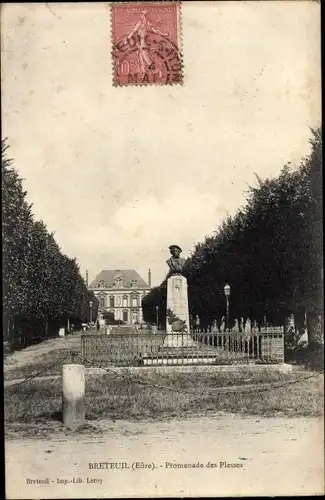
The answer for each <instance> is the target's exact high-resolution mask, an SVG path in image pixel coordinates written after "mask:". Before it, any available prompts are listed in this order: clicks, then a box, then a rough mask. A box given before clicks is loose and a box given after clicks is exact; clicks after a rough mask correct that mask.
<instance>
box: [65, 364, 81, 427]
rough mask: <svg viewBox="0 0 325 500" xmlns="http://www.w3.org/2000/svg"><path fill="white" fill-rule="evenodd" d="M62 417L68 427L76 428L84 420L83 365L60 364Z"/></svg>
mask: <svg viewBox="0 0 325 500" xmlns="http://www.w3.org/2000/svg"><path fill="white" fill-rule="evenodd" d="M62 419H63V424H64V425H65V426H66V427H69V428H70V429H76V428H77V427H79V426H81V425H82V424H84V422H85V367H84V365H77V364H66V365H63V366H62Z"/></svg>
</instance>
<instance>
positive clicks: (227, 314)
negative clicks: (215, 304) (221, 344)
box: [223, 283, 231, 332]
mask: <svg viewBox="0 0 325 500" xmlns="http://www.w3.org/2000/svg"><path fill="white" fill-rule="evenodd" d="M223 290H224V292H225V297H226V305H227V309H226V311H227V313H226V330H227V328H228V332H229V331H230V328H229V295H230V290H231V288H230V285H228V283H226V284H225V286H224V289H223Z"/></svg>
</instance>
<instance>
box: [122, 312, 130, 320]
mask: <svg viewBox="0 0 325 500" xmlns="http://www.w3.org/2000/svg"><path fill="white" fill-rule="evenodd" d="M128 319H129V315H128V312H127V311H126V310H124V311H123V321H125V322H128Z"/></svg>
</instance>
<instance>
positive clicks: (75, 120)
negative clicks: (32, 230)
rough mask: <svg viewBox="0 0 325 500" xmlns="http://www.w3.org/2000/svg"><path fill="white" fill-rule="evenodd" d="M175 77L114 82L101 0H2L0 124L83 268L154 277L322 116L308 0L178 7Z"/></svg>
mask: <svg viewBox="0 0 325 500" xmlns="http://www.w3.org/2000/svg"><path fill="white" fill-rule="evenodd" d="M181 19H182V43H183V46H182V51H183V62H184V85H175V86H147V87H135V86H128V87H120V88H116V87H113V85H112V60H111V41H110V40H111V38H110V37H111V32H110V30H111V24H110V9H109V6H108V4H105V3H100V4H97V3H92V4H83V3H79V4H68V3H66V4H62V3H61V4H57V3H55V4H54V3H53V4H51V3H49V4H6V5H4V6H2V15H1V23H2V26H1V27H2V29H1V36H2V39H1V41H2V43H1V46H2V75H1V77H2V127H3V136H4V137H8V138H9V144H10V146H11V150H10V154H11V156H12V157H13V158H14V160H15V166H16V168H17V170H18V172H19V174H20V176H21V177H22V178H23V179H24V187H25V189H26V190H27V193H28V200H29V201H30V202H32V203H33V210H34V214H35V217H36V218H37V219H42V220H44V222H45V223H46V225H47V227H48V229H49V231H54V232H55V237H56V240H57V242H58V243H59V244H60V246H61V248H62V251H63V252H64V253H66V254H67V255H69V256H70V257H76V259H77V261H78V262H79V264H80V269H81V272H82V274H83V275H85V272H86V269H88V271H89V280H90V281H91V280H92V279H93V278H94V277H95V276H96V275H97V274H98V273H99V272H100V271H101V270H102V269H136V270H137V271H138V272H139V273H140V275H142V276H143V278H145V279H146V278H147V272H148V268H151V271H152V283H153V285H158V284H159V283H160V282H161V281H162V280H163V279H164V277H165V275H166V273H167V265H166V263H165V261H166V259H167V258H168V257H169V251H168V246H169V245H170V244H172V243H173V244H178V245H180V246H181V247H182V249H183V254H182V255H183V256H184V257H188V256H190V254H191V252H192V251H193V249H194V245H195V243H197V242H199V241H202V240H204V238H205V236H207V235H211V234H213V232H214V231H215V230H216V229H217V227H218V224H219V223H220V222H221V221H222V219H223V218H224V217H225V216H226V215H228V214H233V213H235V211H236V210H237V209H238V208H239V207H240V206H242V205H243V204H244V203H245V193H246V192H247V189H248V185H255V184H256V178H255V175H254V173H257V174H258V175H259V176H260V177H261V178H262V179H264V178H266V177H271V176H276V175H278V173H279V172H280V170H281V168H282V166H283V165H284V164H286V163H287V162H292V163H293V164H294V165H295V164H299V161H300V159H301V158H302V157H303V156H305V155H306V154H308V152H309V150H310V147H309V142H308V140H309V138H310V128H309V127H316V126H318V125H319V124H320V120H321V104H320V103H321V85H320V67H321V65H320V6H319V4H318V3H317V2H304V1H299V2H298V1H291V2H286V1H281V2H276V1H275V2H273V1H269V2H212V1H208V2H204V1H203V2H202V1H201V2H189V3H183V5H182V16H181Z"/></svg>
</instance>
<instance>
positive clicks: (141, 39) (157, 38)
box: [111, 2, 183, 86]
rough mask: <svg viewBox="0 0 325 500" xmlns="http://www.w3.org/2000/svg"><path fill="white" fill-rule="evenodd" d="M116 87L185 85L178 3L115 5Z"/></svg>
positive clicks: (114, 74) (113, 12)
mask: <svg viewBox="0 0 325 500" xmlns="http://www.w3.org/2000/svg"><path fill="white" fill-rule="evenodd" d="M111 16H112V18H111V21H112V46H113V49H112V59H113V60H112V62H113V84H114V85H115V86H121V85H150V84H153V85H172V84H182V83H183V71H182V68H183V61H182V54H181V25H180V3H179V2H139V3H112V4H111Z"/></svg>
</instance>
